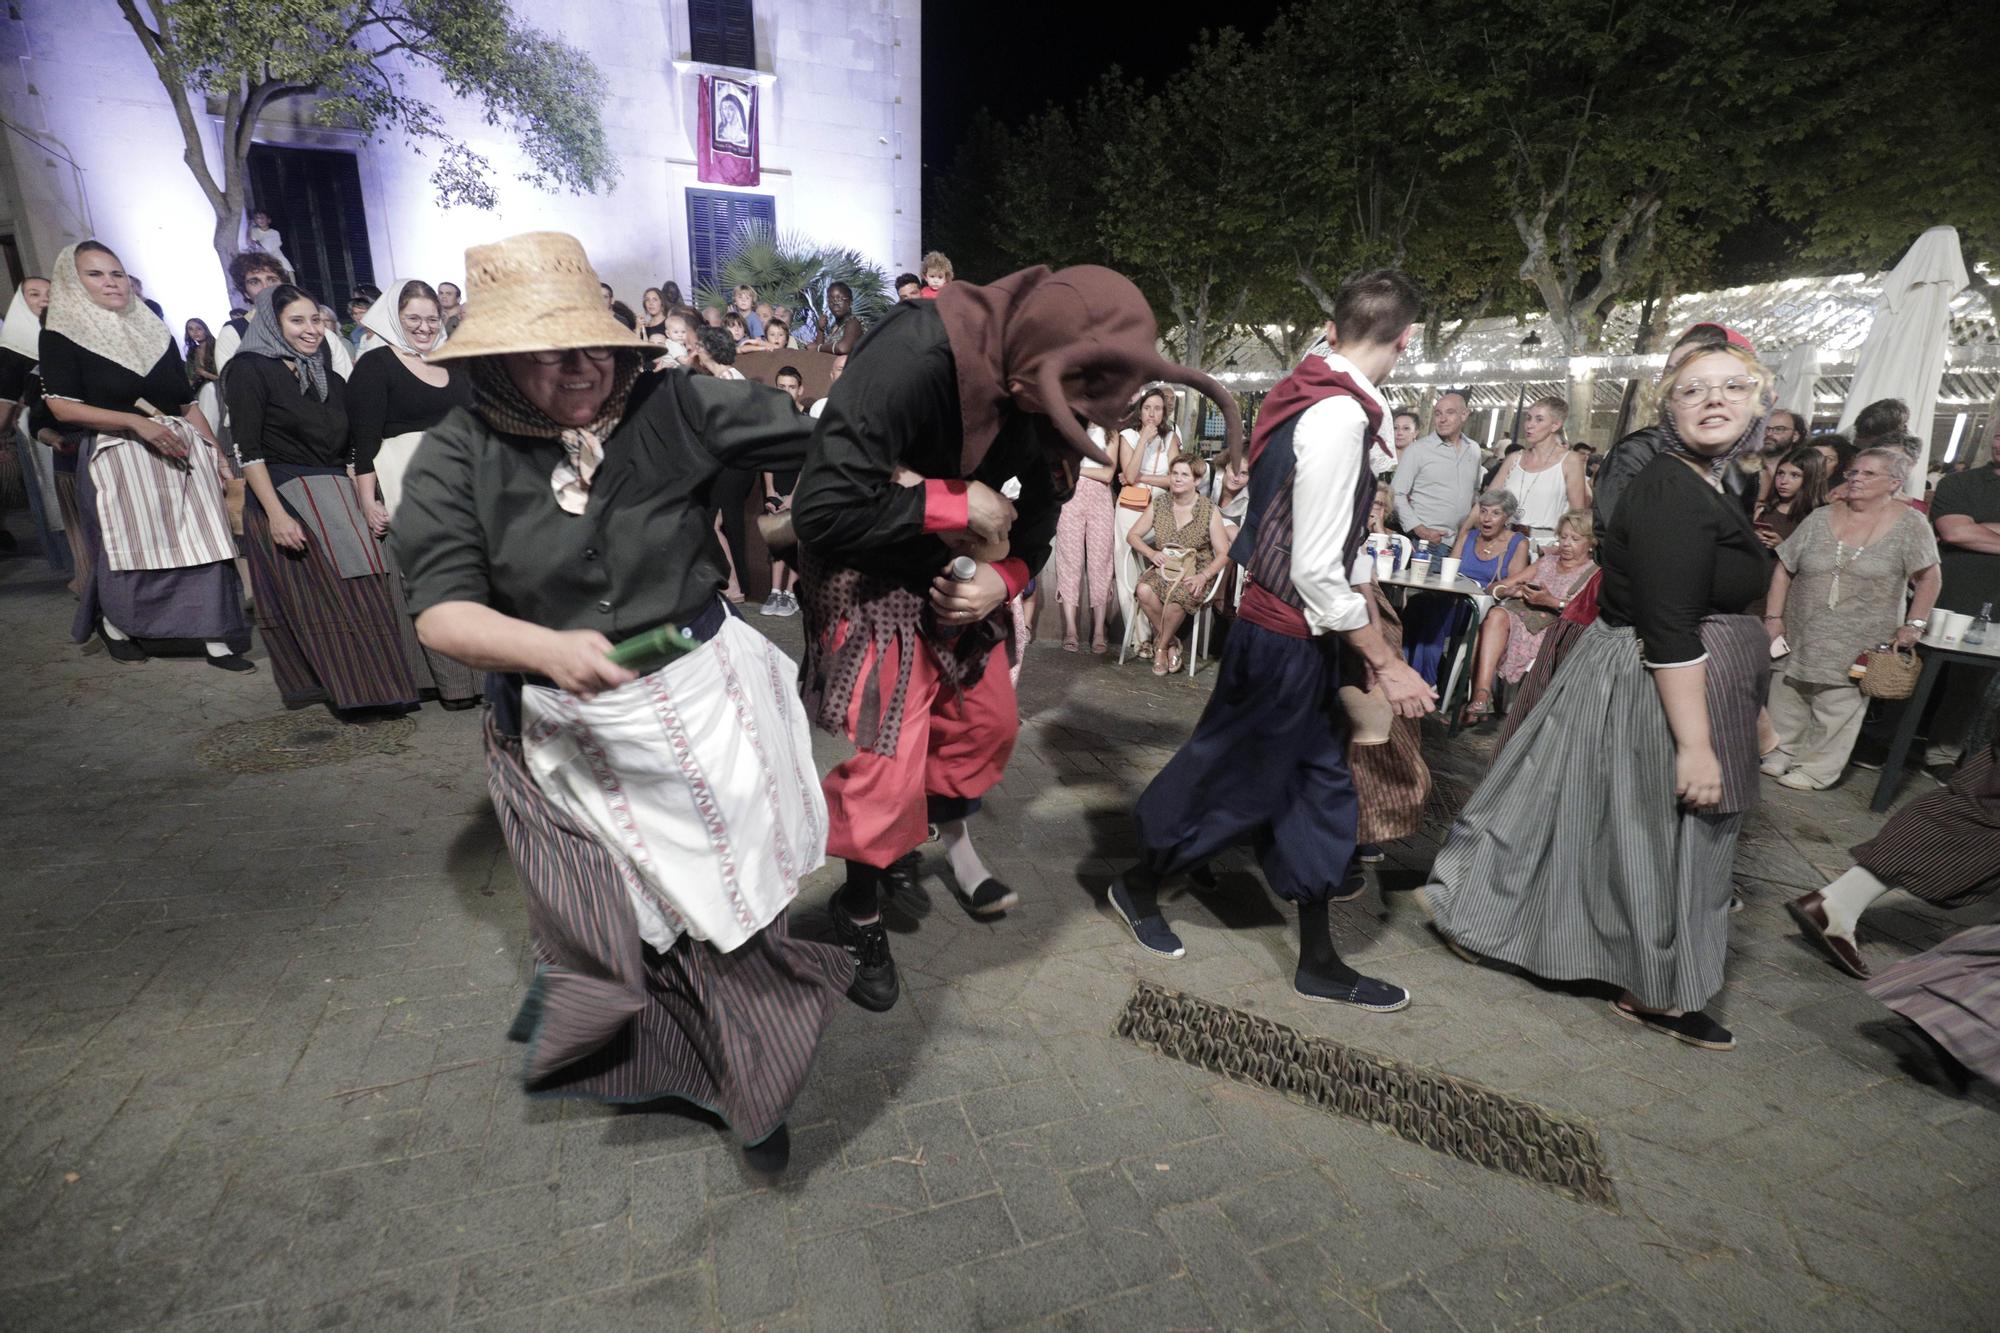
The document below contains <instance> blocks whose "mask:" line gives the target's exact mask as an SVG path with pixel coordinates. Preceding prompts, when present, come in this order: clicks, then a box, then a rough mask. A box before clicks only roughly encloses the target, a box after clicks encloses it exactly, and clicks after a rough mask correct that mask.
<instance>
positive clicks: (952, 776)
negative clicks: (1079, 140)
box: [792, 265, 1241, 1011]
mask: <svg viewBox="0 0 2000 1333" xmlns="http://www.w3.org/2000/svg"><path fill="white" fill-rule="evenodd" d="M1158 335H1159V328H1158V324H1157V321H1155V319H1154V318H1153V314H1152V310H1151V308H1150V307H1149V306H1148V305H1147V304H1146V298H1145V297H1144V296H1143V295H1141V294H1140V292H1139V289H1138V288H1137V287H1135V286H1134V285H1133V284H1132V282H1131V281H1130V280H1129V279H1127V278H1125V277H1123V276H1122V275H1120V274H1118V273H1114V272H1112V271H1111V270H1110V269H1107V268H1097V267H1092V266H1089V265H1082V266H1078V267H1075V268H1067V269H1063V270H1062V271H1060V272H1054V273H1052V272H1050V271H1049V270H1048V269H1047V268H1031V269H1025V270H1023V271H1022V272H1020V273H1016V274H1014V275H1012V276H1011V277H1006V278H1002V279H1001V280H1000V281H998V282H995V283H992V284H989V285H983V286H975V285H974V284H972V283H969V282H954V283H952V284H950V285H949V286H947V287H946V288H945V289H944V290H943V291H942V292H940V293H939V294H938V298H937V299H936V300H935V301H906V302H904V303H903V304H901V305H899V306H896V307H895V308H894V309H892V310H891V311H890V312H889V314H888V315H886V316H885V317H884V318H883V320H882V322H881V323H880V324H878V325H876V326H875V328H874V329H873V330H871V331H870V332H869V334H868V337H867V338H866V339H865V340H864V341H863V342H862V344H861V347H860V350H858V351H856V352H855V354H854V357H853V360H852V361H851V362H850V363H849V364H848V367H847V370H846V372H845V373H844V374H843V375H842V376H841V377H840V380H839V382H838V383H837V384H835V385H834V388H833V391H832V393H831V395H830V396H829V397H828V398H827V406H826V413H825V415H824V416H822V417H821V418H820V424H819V433H818V434H817V436H816V437H815V438H814V441H813V451H812V455H811V457H810V458H809V459H808V460H807V462H806V468H805V472H804V473H803V474H802V475H801V476H800V478H799V485H798V489H797V490H796V491H794V492H793V494H792V521H793V524H794V526H795V527H796V529H797V532H798V536H799V541H800V545H801V549H802V551H803V553H804V565H803V568H802V571H801V572H802V574H803V582H802V583H801V585H800V586H801V588H802V589H803V590H804V592H805V596H804V598H803V603H804V610H805V618H806V672H805V675H804V677H803V683H804V689H805V695H806V703H807V707H808V708H809V709H810V710H811V711H812V713H813V716H814V719H815V720H816V721H817V722H818V723H819V724H820V725H821V726H822V727H825V728H826V729H828V730H829V731H837V732H840V733H842V734H844V735H845V736H847V737H848V738H849V739H850V740H852V741H853V742H854V744H855V746H856V750H857V752H856V753H855V755H854V756H853V757H852V758H850V759H848V760H847V761H846V762H844V763H842V764H841V765H840V766H839V767H838V768H836V769H834V771H833V772H832V773H830V774H828V775H827V779H826V792H827V801H828V805H829V808H830V809H831V812H832V832H831V834H830V837H829V843H828V845H829V848H830V849H831V850H832V851H833V853H834V854H835V855H837V856H841V857H844V858H846V860H847V884H846V886H845V887H844V888H843V889H841V891H840V893H839V894H838V896H837V897H836V899H835V901H834V908H833V919H834V925H835V927H836V929H837V930H838V932H839V933H840V936H841V939H842V942H843V943H845V944H846V945H847V947H848V951H849V952H850V953H851V954H852V955H853V956H854V958H855V961H856V963H857V965H858V973H857V976H856V979H855V989H854V990H853V991H852V992H850V994H851V996H852V998H853V999H854V1001H855V1003H857V1004H859V1005H861V1006H862V1007H864V1008H867V1009H874V1010H878V1011H879V1010H884V1009H888V1008H889V1007H890V1006H892V1005H894V1004H895V1002H896V996H897V994H898V992H899V989H900V988H899V985H898V982H897V977H896V965H895V961H894V960H893V959H892V958H891V957H890V956H889V938H888V935H887V934H886V933H885V931H884V930H883V927H882V921H881V912H880V903H881V897H882V892H883V890H884V889H885V888H887V889H888V890H889V891H890V892H891V893H892V894H893V893H895V892H896V891H898V890H900V889H903V888H905V887H914V879H915V853H916V849H917V847H918V846H919V845H920V844H921V843H922V842H923V841H924V838H925V835H926V832H927V830H928V826H929V825H930V824H936V825H937V826H938V831H939V836H940V839H941V841H942V842H943V843H944V850H945V857H946V860H947V861H948V863H949V864H950V867H951V871H952V878H953V879H954V880H955V881H956V892H957V894H958V896H959V900H960V902H961V903H962V904H963V905H964V907H965V908H966V910H967V911H969V912H970V913H971V914H972V915H974V916H993V915H997V914H998V913H1000V912H1003V911H1005V910H1007V908H1009V907H1010V906H1012V905H1013V903H1014V901H1015V895H1014V893H1013V891H1012V890H1011V889H1009V888H1008V887H1007V886H1006V885H1005V884H1004V883H1002V882H1001V881H1000V880H999V879H997V878H996V877H994V876H993V875H992V874H991V873H990V872H989V871H988V870H987V868H986V866H985V865H984V863H983V862H982V861H981V860H980V858H979V855H978V853H977V852H976V851H974V850H973V847H972V841H971V838H970V837H969V835H968V833H967V824H966V821H967V819H968V818H969V817H970V816H971V815H972V814H973V812H975V811H976V810H978V808H979V804H980V800H981V798H982V797H983V796H984V795H985V793H986V792H987V791H988V790H990V789H991V788H992V787H993V786H994V785H995V784H996V783H998V782H999V781H1000V778H1001V775H1002V774H1003V773H1004V772H1005V771H1006V768H1007V760H1008V757H1009V756H1010V755H1011V754H1012V752H1013V748H1014V738H1015V736H1016V735H1017V734H1018V733H1019V731H1020V725H1021V720H1020V715H1019V712H1018V710H1017V708H1016V705H1015V700H1014V686H1013V682H1012V680H1011V679H1010V678H1009V674H1008V672H1007V670H1006V669H1005V668H1006V665H1007V663H1006V660H1005V655H1006V653H1007V652H1008V651H1009V646H1010V645H1011V644H1012V642H1013V617H1012V613H1011V612H1010V611H1009V610H1008V606H1007V604H1008V603H1009V602H1010V601H1011V600H1012V599H1013V598H1015V597H1018V596H1019V595H1020V594H1021V592H1022V591H1023V590H1024V589H1025V588H1026V587H1027V585H1028V581H1029V579H1030V578H1031V577H1032V576H1033V575H1034V573H1035V571H1037V570H1039V569H1040V568H1041V567H1042V564H1043V562H1044V561H1046V560H1047V559H1048V555H1049V547H1050V545H1051V544H1052V543H1053V541H1054V539H1055V530H1056V519H1057V515H1058V512H1059V511H1060V509H1061V506H1062V503H1063V501H1064V500H1065V499H1067V498H1068V496H1069V494H1070V492H1071V490H1072V489H1073V488H1074V486H1075V484H1076V468H1077V458H1076V455H1079V454H1080V455H1082V456H1083V457H1084V458H1088V459H1090V460H1091V461H1093V462H1096V463H1098V464H1100V465H1103V464H1108V463H1109V462H1110V459H1109V458H1108V457H1107V456H1106V455H1105V453H1104V452H1103V450H1102V449H1101V448H1099V447H1098V446H1097V445H1096V444H1093V443H1092V442H1091V440H1090V438H1089V437H1088V436H1087V435H1086V434H1085V423H1084V421H1082V420H1079V418H1083V419H1085V420H1087V421H1094V422H1098V423H1100V424H1102V423H1105V422H1116V421H1117V420H1118V419H1119V417H1120V416H1121V415H1122V414H1123V413H1124V410H1125V404H1126V403H1127V402H1128V401H1129V400H1130V398H1131V395H1132V393H1133V392H1134V391H1135V390H1136V389H1138V387H1139V385H1140V384H1142V383H1144V382H1145V380H1146V379H1147V378H1148V377H1150V376H1158V377H1161V378H1165V379H1168V380H1171V381H1174V382H1177V383H1182V384H1190V385H1194V386H1195V387H1197V388H1199V389H1201V390H1202V392H1204V393H1206V394H1208V395H1209V396H1210V397H1212V398H1214V399H1215V400H1216V402H1217V403H1218V404H1220V405H1221V407H1222V409H1223V413H1224V416H1225V418H1226V419H1227V421H1228V426H1229V436H1230V440H1231V442H1232V443H1234V442H1235V441H1236V440H1237V438H1238V437H1239V436H1240V434H1241V428H1240V424H1239V422H1238V421H1237V416H1236V402H1235V400H1234V399H1233V398H1231V397H1230V396H1229V394H1228V392H1227V391H1226V390H1224V389H1223V388H1222V387H1221V386H1220V385H1218V384H1216V383H1215V381H1213V380H1211V379H1209V378H1208V377H1207V376H1206V375H1203V374H1201V373H1200V372H1198V371H1193V370H1189V369H1187V368H1185V367H1182V366H1175V365H1171V364H1169V363H1168V362H1167V361H1166V360H1165V359H1163V358H1162V357H1161V356H1160V353H1159V351H1158V347H1157V339H1158ZM1010 494H1011V495H1013V496H1016V497H1017V498H1015V499H1013V500H1010V499H1009V498H1007V497H1008V496H1009V495H1010ZM956 557H964V558H966V559H967V560H969V561H970V562H971V564H972V572H971V575H970V577H969V578H966V579H964V580H963V581H958V580H954V579H952V578H949V577H947V573H946V572H947V569H948V568H951V567H955V566H957V565H958V563H959V561H958V559H957V558H956ZM996 655H998V656H999V657H1000V669H998V670H996V669H994V667H993V662H994V660H995V658H996Z"/></svg>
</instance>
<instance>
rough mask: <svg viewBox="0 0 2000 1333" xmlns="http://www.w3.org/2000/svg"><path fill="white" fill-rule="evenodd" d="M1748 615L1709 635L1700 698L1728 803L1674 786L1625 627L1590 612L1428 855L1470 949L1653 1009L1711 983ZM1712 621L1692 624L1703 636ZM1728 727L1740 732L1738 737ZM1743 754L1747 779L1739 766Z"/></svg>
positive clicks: (1699, 1000) (1726, 893) (1750, 688)
mask: <svg viewBox="0 0 2000 1333" xmlns="http://www.w3.org/2000/svg"><path fill="white" fill-rule="evenodd" d="M1736 621H1741V622H1743V625H1742V626H1741V627H1740V628H1742V629H1747V631H1748V635H1749V636H1754V635H1761V633H1762V631H1761V630H1760V629H1758V628H1757V625H1756V622H1755V621H1754V620H1750V619H1749V618H1748V617H1741V616H1734V617H1724V618H1718V619H1716V620H1711V621H1710V622H1709V624H1723V625H1726V626H1729V628H1728V629H1727V630H1726V633H1727V635H1728V637H1729V638H1730V639H1731V640H1734V639H1742V640H1743V643H1744V644H1745V645H1748V646H1747V648H1746V647H1744V646H1742V645H1737V644H1734V643H1733V642H1732V643H1731V644H1730V645H1729V647H1728V650H1726V651H1718V650H1717V649H1718V647H1720V646H1721V645H1720V644H1717V645H1711V646H1710V670H1709V677H1710V679H1709V696H1710V700H1709V715H1710V729H1711V731H1712V732H1714V733H1715V735H1716V741H1717V750H1718V755H1719V757H1720V758H1722V760H1723V768H1724V803H1723V807H1722V808H1723V809H1724V810H1726V811H1731V812H1732V813H1696V812H1692V811H1689V810H1686V809H1684V808H1682V806H1681V804H1680V802H1679V800H1678V798H1676V797H1675V795H1674V741H1673V734H1672V732H1671V731H1670V730H1669V729H1668V726H1667V715H1666V710H1665V708H1664V707H1662V706H1661V704H1660V696H1659V691H1658V689H1657V688H1656V687H1655V686H1654V684H1653V680H1652V674H1651V672H1649V671H1648V670H1647V669H1646V667H1645V666H1644V665H1643V664H1642V663H1641V662H1640V660H1639V649H1638V640H1637V638H1636V636H1635V635H1634V634H1633V632H1632V631H1631V630H1630V629H1629V628H1623V629H1620V628H1613V627H1612V626H1610V625H1607V624H1605V623H1604V622H1603V621H1598V622H1597V623H1596V624H1593V625H1591V626H1589V627H1588V628H1587V629H1586V630H1585V631H1584V633H1583V635H1582V637H1581V638H1580V639H1579V640H1578V641H1577V643H1576V644H1575V646H1574V647H1573V648H1572V649H1571V650H1570V652H1569V653H1568V655H1567V657H1566V658H1565V660H1564V662H1563V665H1562V668H1561V670H1560V671H1558V672H1557V673H1556V675H1555V678H1554V679H1553V680H1552V681H1551V682H1550V685H1549V690H1548V693H1547V695H1546V696H1545V697H1544V698H1543V699H1542V701H1541V703H1540V705H1539V706H1538V707H1536V708H1535V710H1534V711H1533V712H1532V713H1530V714H1528V716H1527V717H1526V719H1525V720H1524V721H1523V722H1522V723H1521V726H1520V730H1519V731H1518V732H1517V733H1516V734H1515V736H1514V739H1513V741H1512V742H1511V743H1510V744H1508V745H1507V746H1506V747H1505V748H1504V749H1502V750H1501V751H1500V752H1499V754H1498V755H1497V756H1496V758H1495V760H1494V763H1493V766H1492V768H1490V769H1489V770H1488V771H1487V774H1486V777H1485V779H1484V780H1483V781H1482V782H1481V783H1480V784H1479V789H1478V790H1477V791H1476V792H1474V793H1473V796H1472V799H1471V800H1470V801H1468V802H1467V803H1466V806H1465V809H1464V810H1462V811H1461V812H1460V813H1459V816H1458V819H1457V820H1456V822H1454V824H1453V825H1452V830H1451V834H1450V836H1449V837H1448V838H1447V839H1446V841H1445V845H1444V847H1443V849H1442V850H1440V851H1439V852H1438V855H1437V859H1436V861H1435V862H1434V863H1433V864H1432V867H1431V875H1430V877H1431V879H1432V881H1433V884H1432V886H1431V888H1430V889H1429V891H1428V896H1429V897H1430V899H1431V905H1432V908H1433V910H1434V911H1435V912H1436V915H1437V922H1438V927H1439V928H1440V929H1441V930H1443V931H1444V932H1445V933H1446V934H1448V935H1450V936H1451V938H1452V939H1454V940H1456V941H1457V942H1459V943H1460V944H1463V945H1464V946H1465V947H1466V948H1468V949H1471V950H1473V951H1474V952H1476V953H1480V954H1483V955H1486V956H1487V957H1490V958H1497V959H1500V960H1501V961H1503V962H1508V963H1513V964H1515V965H1516V966H1518V967H1522V968H1525V969H1526V970H1528V971H1529V972H1532V973H1534V974H1536V975H1537V976H1542V977H1547V978H1550V979H1553V980H1561V981H1582V980H1597V981H1605V982H1610V983H1612V984H1614V985H1617V986H1622V987H1624V988H1625V989H1626V990H1629V991H1630V992H1631V993H1632V994H1633V995H1634V996H1636V997H1637V998H1638V1000H1639V1003H1640V1004H1642V1005H1646V1006H1648V1007H1652V1008H1662V1009H1664V1008H1680V1009H1688V1010H1695V1009H1700V1008H1702V1007H1703V1006H1704V1005H1706V1004H1707V1003H1708V1002H1709V1000H1710V999H1712V998H1713V997H1714V996H1715V994H1716V992H1718V991H1720V990H1721V989H1722V973H1723V962H1724V958H1725V955H1726V954H1727V951H1728V945H1729V899H1730V894H1731V892H1732V884H1731V871H1732V867H1733V865H1734V862H1735V858H1736V836H1737V833H1738V830H1739V828H1740V826H1741V824H1742V818H1743V816H1742V813H1741V812H1742V811H1743V810H1744V809H1746V808H1747V805H1748V803H1749V801H1751V800H1754V793H1755V790H1756V789H1755V779H1756V768H1755V735H1754V724H1755V719H1756V710H1757V700H1758V698H1759V697H1760V696H1761V693H1762V686H1763V683H1764V681H1765V680H1767V679H1768V674H1769V666H1768V662H1769V658H1768V654H1765V655H1762V661H1761V662H1760V661H1759V657H1760V654H1759V653H1758V652H1756V651H1754V650H1755V649H1756V647H1757V645H1756V644H1754V643H1751V642H1750V638H1749V637H1748V636H1746V635H1745V634H1742V633H1738V632H1736V631H1737V629H1738V628H1739V627H1735V626H1733V625H1730V622H1736ZM1708 642H1709V639H1708V631H1707V626H1704V643H1705V644H1707V643H1708ZM1736 732H1748V733H1749V734H1748V735H1747V736H1739V735H1736V734H1734V733H1736ZM1746 762H1747V765H1748V775H1749V776H1748V783H1749V794H1748V795H1745V794H1744V792H1743V787H1744V779H1743V777H1742V775H1741V773H1739V772H1737V771H1736V770H1740V769H1742V768H1744V767H1745V765H1746Z"/></svg>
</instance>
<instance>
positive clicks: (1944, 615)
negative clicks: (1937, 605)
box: [1931, 611, 1972, 643]
mask: <svg viewBox="0 0 2000 1333" xmlns="http://www.w3.org/2000/svg"><path fill="white" fill-rule="evenodd" d="M1935 620H1936V623H1935V624H1933V625H1932V627H1931V628H1932V630H1933V631H1934V636H1935V637H1936V639H1937V641H1938V642H1939V643H1957V642H1958V641H1959V640H1961V639H1963V638H1964V637H1965V632H1966V631H1967V630H1969V629H1971V628H1972V617H1971V616H1970V615H1968V614H1967V613H1966V612H1964V611H1939V612H1937V613H1935Z"/></svg>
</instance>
